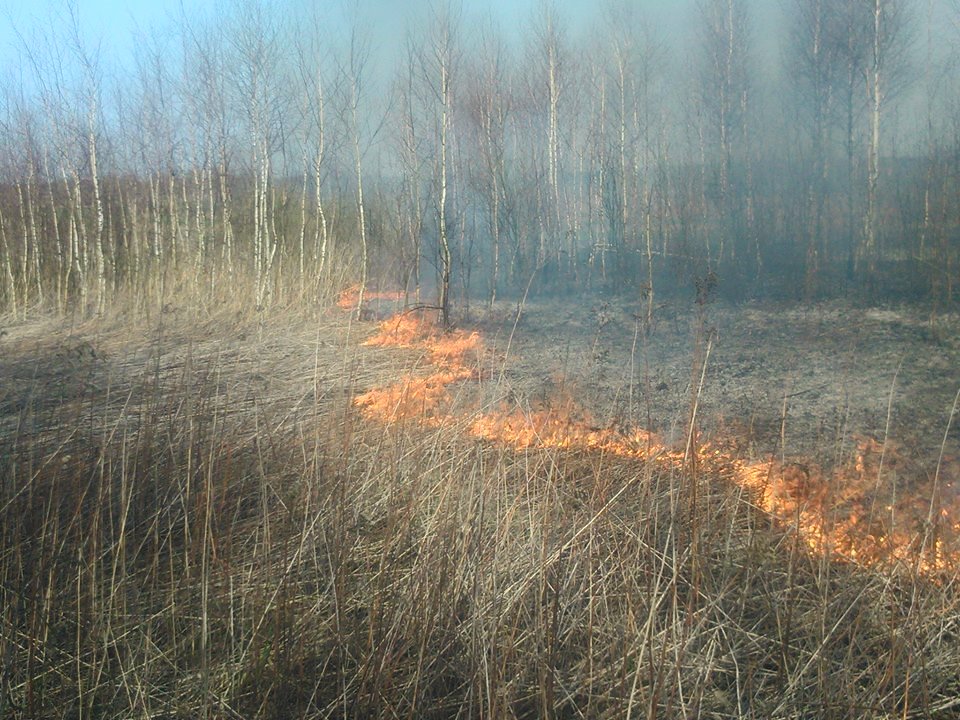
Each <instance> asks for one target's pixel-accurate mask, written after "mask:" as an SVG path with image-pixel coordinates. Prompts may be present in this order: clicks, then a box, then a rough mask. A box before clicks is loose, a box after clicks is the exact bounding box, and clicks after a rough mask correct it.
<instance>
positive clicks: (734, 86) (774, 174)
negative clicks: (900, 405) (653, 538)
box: [0, 0, 960, 320]
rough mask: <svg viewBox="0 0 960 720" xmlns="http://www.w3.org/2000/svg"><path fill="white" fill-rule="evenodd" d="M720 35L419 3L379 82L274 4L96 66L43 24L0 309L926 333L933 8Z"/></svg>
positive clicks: (949, 195) (954, 101)
mask: <svg viewBox="0 0 960 720" xmlns="http://www.w3.org/2000/svg"><path fill="white" fill-rule="evenodd" d="M749 7H750V6H749V4H748V3H746V2H745V1H744V0H694V2H692V3H691V7H690V8H689V10H690V18H691V26H690V28H689V36H688V37H684V38H680V39H678V40H677V42H676V43H668V42H666V41H664V40H662V39H661V38H662V37H663V36H662V35H661V34H660V33H659V31H658V29H657V28H656V27H654V26H652V25H651V24H649V23H647V22H646V21H645V19H644V16H643V14H642V13H640V12H638V11H636V10H633V9H631V3H629V2H619V1H618V0H613V1H611V2H606V3H603V4H602V5H601V6H600V7H599V8H598V11H597V13H596V18H595V25H594V26H593V27H592V28H590V29H587V30H584V29H583V28H574V27H571V24H570V22H569V21H568V20H566V19H565V18H564V16H563V15H562V14H561V13H560V12H559V11H558V10H557V8H556V7H555V6H552V5H551V4H550V3H542V4H540V5H539V6H538V9H537V10H536V11H535V12H533V14H532V15H531V16H530V18H529V22H528V23H527V24H526V25H525V26H524V27H523V28H521V29H519V30H518V31H516V32H513V29H511V32H509V33H507V32H505V31H504V30H503V29H500V28H497V27H496V25H495V24H494V23H493V22H492V21H483V22H481V21H479V20H477V19H476V18H474V17H473V16H469V15H467V14H466V13H465V12H464V10H463V8H462V7H460V6H459V5H458V4H456V3H453V2H450V3H438V4H436V5H433V6H432V7H431V10H430V12H429V13H428V15H429V17H426V18H419V19H418V21H417V22H411V23H410V25H409V28H408V29H407V30H406V31H405V32H406V35H405V41H404V42H403V43H402V44H399V45H398V47H399V48H401V49H400V50H399V54H398V56H397V57H395V58H390V67H389V68H385V67H380V66H378V65H377V63H378V62H379V64H380V65H383V64H384V63H383V58H382V57H380V56H379V55H378V53H377V52H376V48H373V47H372V45H371V40H370V35H369V33H365V31H364V28H363V25H362V23H361V22H360V21H359V20H358V19H355V20H354V21H353V22H352V30H351V31H350V32H349V33H348V36H346V37H345V36H344V34H343V33H341V32H334V31H333V30H332V27H333V26H332V25H331V24H330V23H329V22H328V21H327V20H325V19H324V17H323V16H322V15H321V14H319V12H311V11H309V10H304V9H303V7H302V6H301V5H299V4H297V3H287V2H284V1H283V0H273V1H271V0H237V1H236V2H232V3H226V4H224V5H222V6H219V8H218V10H217V11H216V12H215V13H213V14H211V15H208V16H206V17H199V16H189V15H188V14H186V13H184V14H183V15H182V16H181V18H180V19H179V20H176V21H171V22H170V23H169V26H168V27H166V28H163V30H162V32H161V31H160V30H159V29H158V31H157V33H156V34H155V36H154V37H155V38H157V39H153V40H144V41H143V42H142V43H140V44H139V46H138V51H137V53H136V55H135V57H134V58H133V61H132V63H130V64H129V66H126V67H124V66H119V65H113V64H110V63H108V62H106V61H105V60H104V59H103V57H102V56H101V54H100V52H99V50H98V48H97V47H96V46H91V45H90V44H89V43H88V42H86V41H85V40H84V39H83V36H82V33H81V32H80V29H79V28H80V22H79V16H78V11H77V9H76V6H69V5H68V6H67V9H66V11H65V12H64V13H63V15H62V16H61V17H59V18H58V19H56V20H54V21H53V22H52V24H51V25H50V29H49V31H48V33H49V34H47V35H41V36H36V37H27V36H21V41H22V42H21V48H20V51H19V52H20V66H19V68H16V69H15V70H16V72H11V73H9V74H8V75H7V77H5V78H4V85H3V87H2V89H0V309H2V310H3V311H4V312H7V313H13V314H23V313H26V312H28V311H35V310H55V311H60V312H63V311H68V310H70V311H75V310H78V309H79V310H80V311H81V312H83V313H97V312H103V311H104V310H106V309H107V308H108V307H109V306H111V304H113V303H115V302H117V301H119V302H121V303H126V304H127V305H131V306H135V307H137V308H141V309H143V308H148V307H152V306H156V305H158V304H159V305H161V306H162V305H163V304H165V303H166V302H168V301H169V300H170V299H172V298H178V297H183V296H184V295H185V294H190V295H195V296H196V297H198V299H205V300H207V301H211V300H215V299H216V298H222V297H225V296H240V295H242V296H243V297H246V298H249V300H250V302H251V303H252V304H253V305H254V306H255V307H257V308H262V307H267V306H270V305H277V304H282V303H285V302H290V301H292V300H294V299H296V298H304V299H309V300H318V299H323V298H329V297H331V296H332V294H333V293H334V292H335V291H337V290H338V289H341V288H343V287H345V286H347V285H350V284H354V283H358V284H360V285H361V286H363V287H367V286H369V287H371V288H376V287H384V288H386V287H391V288H401V289H405V290H406V291H407V292H408V293H409V295H410V298H411V302H418V303H428V304H433V303H435V304H436V306H437V307H438V308H440V309H441V310H442V312H443V314H444V317H445V318H446V319H447V320H449V314H450V309H451V306H452V305H454V304H456V303H457V302H461V301H467V300H468V299H469V298H473V299H474V300H475V301H476V299H479V298H486V299H487V300H490V301H493V300H494V299H496V298H497V297H502V296H510V295H516V294H519V293H522V292H525V291H533V292H559V291H563V292H567V291H570V290H575V289H581V288H588V287H592V288H596V287H615V288H617V289H618V290H620V291H625V292H628V293H630V294H633V295H634V296H635V297H639V298H641V299H642V300H643V301H644V303H645V306H646V308H647V310H646V312H647V315H648V318H652V315H653V313H654V310H655V307H656V302H657V298H660V297H664V296H667V295H669V294H671V293H673V292H676V291H678V290H681V291H685V289H689V292H690V293H694V292H697V291H702V290H703V289H704V288H705V287H708V286H709V287H710V288H713V287H714V286H716V289H717V291H718V292H719V293H720V294H721V295H723V296H726V297H729V298H731V299H737V300H739V299H747V298H759V299H765V298H776V299H784V298H793V299H803V300H816V299H821V298H829V297H835V296H838V295H844V296H854V297H857V298H861V299H867V300H871V301H877V300H883V299H891V298H892V299H922V300H924V301H928V302H931V303H932V306H933V307H934V308H944V307H948V306H949V305H950V304H951V303H953V302H955V301H956V299H957V292H958V289H957V287H956V285H957V282H956V279H957V277H958V273H957V270H958V261H960V100H958V98H960V96H958V93H957V81H956V80H955V79H954V76H955V75H956V73H952V72H951V71H952V70H955V65H954V61H955V60H956V57H955V53H953V52H952V51H951V48H950V43H951V42H955V41H956V39H957V38H958V37H960V32H958V29H957V25H956V22H957V19H958V18H960V7H957V6H956V4H954V5H953V6H952V8H951V11H952V13H953V14H952V17H951V22H952V23H953V25H952V26H948V27H943V26H942V23H937V22H936V21H935V19H934V16H933V13H932V7H933V5H932V3H915V2H908V1H907V0H832V1H831V0H789V1H788V2H786V3H785V5H784V12H783V14H782V18H783V23H784V27H783V28H781V29H780V33H779V37H780V38H781V40H780V41H779V44H778V48H777V50H776V52H775V53H774V55H775V57H774V58H773V59H772V60H771V59H770V58H766V57H765V54H764V53H763V52H761V51H760V50H759V49H758V41H757V30H756V28H755V26H754V23H753V18H752V17H751V15H750V11H749ZM71 8H72V9H71ZM357 17H359V16H357ZM935 24H937V25H938V26H937V27H934V25H935ZM397 32H398V33H399V32H404V31H403V30H402V29H400V28H398V30H397ZM360 302H361V303H362V299H361V300H360ZM127 305H124V306H125V307H126V306H127Z"/></svg>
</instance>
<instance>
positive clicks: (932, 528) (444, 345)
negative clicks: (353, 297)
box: [354, 312, 960, 577]
mask: <svg viewBox="0 0 960 720" xmlns="http://www.w3.org/2000/svg"><path fill="white" fill-rule="evenodd" d="M365 344H366V345H368V346H372V347H400V348H407V349H415V350H420V351H421V352H422V353H423V358H424V365H425V366H426V367H429V368H430V372H427V373H425V374H420V375H417V374H408V375H406V376H405V377H403V378H401V380H400V381H398V382H397V383H394V384H392V385H389V386H387V387H383V388H376V389H373V390H370V391H369V392H366V393H364V394H362V395H359V396H358V397H357V398H356V399H355V400H354V403H355V405H356V406H357V408H358V409H359V411H360V412H361V414H362V415H363V417H365V418H367V419H368V420H375V421H378V422H383V423H394V422H399V421H415V422H417V423H419V424H421V425H422V426H425V427H439V426H441V425H447V424H451V425H452V424H454V423H455V422H458V421H459V420H460V418H459V417H458V416H457V415H455V414H454V412H453V408H452V399H451V394H450V391H449V387H450V386H451V385H452V384H454V383H459V382H464V381H467V380H479V379H480V378H481V373H480V371H479V368H480V366H481V359H482V355H483V353H484V346H483V341H482V339H481V337H480V336H479V335H478V334H477V333H476V332H464V331H459V330H458V331H453V332H443V331H441V330H440V328H438V327H437V324H436V322H435V321H433V320H432V319H431V318H430V316H428V315H426V314H424V313H422V312H419V313H418V312H408V313H403V314H400V315H396V316H394V317H391V318H388V319H386V320H384V321H383V322H381V323H380V325H379V329H378V332H377V333H376V334H375V335H374V336H372V337H371V338H370V339H369V340H367V341H366V343H365ZM577 415H580V416H581V417H584V413H583V412H582V411H580V412H577V411H575V409H574V408H573V407H566V408H561V409H548V410H535V411H529V412H522V411H519V410H517V409H508V408H506V407H504V408H501V409H499V410H497V411H494V412H484V413H479V414H476V415H475V416H474V417H473V418H472V419H469V420H466V422H465V423H464V424H463V425H462V426H463V427H465V428H466V431H467V432H468V433H469V434H470V435H471V436H473V437H476V438H480V439H482V440H485V441H488V442H493V443H498V444H503V445H506V446H508V447H512V448H515V449H518V450H522V449H527V448H541V449H557V450H570V451H583V452H602V453H608V454H612V455H615V456H618V457H624V458H635V459H637V460H644V461H647V462H656V463H658V465H660V466H661V467H663V468H665V469H670V470H674V471H682V470H684V469H685V468H684V465H685V463H686V462H688V461H690V460H694V461H695V462H696V464H697V467H699V468H700V469H701V471H702V472H704V473H706V474H708V475H711V476H717V477H729V478H731V479H732V480H733V481H734V482H736V483H737V484H738V485H739V486H740V487H742V488H744V489H745V490H746V491H747V492H748V493H749V494H750V497H751V498H752V499H753V501H754V502H755V503H756V505H757V506H758V507H759V508H760V509H762V510H763V511H765V512H766V513H768V514H769V515H771V516H772V517H774V518H776V520H777V521H778V523H779V524H780V525H781V526H783V527H784V528H787V529H788V530H789V531H791V532H794V533H796V536H797V538H798V539H799V540H800V541H801V542H802V544H803V546H804V547H806V549H807V550H808V551H809V552H810V553H813V554H815V555H822V556H826V557H828V558H833V559H840V560H845V561H848V562H854V563H857V564H860V565H864V566H870V567H878V568H884V569H891V570H892V569H906V570H909V571H911V572H916V573H918V574H920V575H924V576H931V577H942V576H943V575H945V574H949V573H954V572H956V569H957V568H958V567H960V492H958V491H957V490H956V489H955V488H954V482H953V480H954V479H955V478H956V477H957V476H958V475H960V459H953V458H947V462H944V463H943V469H942V472H941V471H940V470H939V469H938V472H937V474H936V476H935V477H934V478H932V479H927V480H925V481H914V482H913V484H912V485H909V486H908V487H906V488H904V487H903V486H904V484H905V478H910V477H913V478H916V477H921V476H922V473H921V471H920V469H919V468H913V469H912V470H913V472H910V470H911V468H910V467H908V465H909V464H908V463H906V462H905V461H904V460H903V458H902V457H901V455H900V453H898V452H897V449H896V448H895V447H893V446H891V445H887V446H884V445H882V444H880V443H878V442H876V441H875V440H872V439H869V438H867V439H863V440H861V441H860V443H859V444H858V447H857V454H856V456H855V458H854V459H853V461H852V462H850V463H847V464H845V465H842V466H841V467H839V468H838V469H836V470H835V471H833V472H830V473H827V472H825V471H824V470H822V469H821V468H819V467H818V466H816V465H815V464H802V463H798V462H789V463H788V462H779V461H775V460H768V461H762V462H748V461H745V460H743V459H742V458H740V457H739V456H738V455H737V454H736V453H734V452H729V451H724V450H721V449H718V447H717V446H716V445H711V444H710V443H703V444H701V443H694V444H692V448H693V449H692V450H691V451H690V454H692V455H693V457H689V456H688V455H687V454H685V453H684V452H681V451H678V450H676V449H671V448H668V447H667V446H666V445H665V444H664V443H663V442H662V441H661V440H660V439H659V438H658V437H657V436H656V435H655V434H653V433H651V432H649V431H647V430H644V429H642V428H632V429H629V430H627V431H621V430H616V429H612V428H606V427H601V426H598V425H597V424H596V423H592V422H590V421H589V418H586V417H584V419H575V417H576V416H577Z"/></svg>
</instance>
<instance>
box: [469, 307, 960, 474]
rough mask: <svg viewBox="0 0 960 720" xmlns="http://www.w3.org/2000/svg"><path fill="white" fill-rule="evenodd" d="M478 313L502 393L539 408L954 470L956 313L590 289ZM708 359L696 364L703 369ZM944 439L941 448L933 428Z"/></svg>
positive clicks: (770, 450) (764, 450)
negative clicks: (870, 448) (652, 300)
mask: <svg viewBox="0 0 960 720" xmlns="http://www.w3.org/2000/svg"><path fill="white" fill-rule="evenodd" d="M517 310H518V305H517V304H516V303H513V304H510V303H506V302H504V303H501V304H498V305H497V306H495V307H493V308H491V309H489V310H476V311H475V318H474V320H475V322H476V323H477V324H478V325H479V326H480V327H481V328H482V329H483V333H484V335H485V337H486V340H487V343H488V346H490V347H492V348H493V349H494V350H495V353H497V354H498V356H499V357H503V356H504V355H506V358H507V360H506V371H505V373H504V380H505V383H506V384H507V391H506V392H507V394H509V396H510V397H511V399H512V400H514V401H516V402H517V403H518V404H520V405H521V406H522V405H528V406H530V407H531V408H536V407H538V406H541V405H544V404H546V405H549V404H550V403H556V402H564V403H567V404H569V403H570V402H571V401H573V402H574V403H575V404H576V405H577V406H578V407H580V408H582V409H583V412H584V413H585V414H587V415H589V416H590V417H591V418H592V421H593V422H595V423H596V424H598V425H600V426H611V427H623V428H628V427H636V426H641V427H645V428H647V429H651V430H653V431H655V432H657V433H659V434H661V435H662V436H663V438H664V439H665V440H666V441H667V442H668V443H671V442H672V443H679V442H682V440H683V438H684V437H685V436H686V433H687V431H688V428H689V425H690V419H691V414H692V409H693V407H694V406H696V425H697V427H698V429H699V430H700V431H701V432H702V433H703V435H704V436H705V437H707V438H718V437H719V438H722V439H724V440H725V441H735V442H737V443H738V444H740V445H741V447H742V449H743V451H744V452H746V453H749V454H750V455H752V456H755V457H762V456H766V455H773V456H776V457H781V456H782V457H785V458H787V459H789V458H791V457H795V458H802V459H803V460H804V461H811V462H815V463H817V464H819V465H821V466H824V467H832V466H835V465H839V464H843V463H846V462H849V461H850V459H851V457H852V456H853V454H854V453H855V452H856V448H857V446H858V443H859V444H862V443H863V442H864V441H865V440H866V439H867V438H873V439H874V440H877V441H880V442H884V441H886V447H887V448H888V449H889V450H890V452H891V453H896V454H897V455H898V457H900V459H901V460H902V461H905V462H909V463H912V464H915V465H916V471H917V472H921V473H932V472H934V471H935V468H936V464H937V462H938V461H939V460H940V451H941V447H942V446H943V447H944V451H945V452H944V457H943V463H944V464H946V465H956V466H957V468H960V460H958V457H960V455H958V451H960V422H958V420H960V418H956V417H954V422H953V423H949V418H950V413H951V408H952V407H953V404H954V400H955V397H956V395H957V391H958V389H960V315H958V314H956V313H954V314H939V315H936V316H931V313H930V311H929V309H928V308H922V307H897V308H863V307H855V306H852V305H850V304H844V303H829V304H816V305H812V306H777V305H773V304H744V305H738V306H734V305H729V304H723V303H720V302H711V303H707V304H704V305H698V304H697V303H695V302H693V301H692V300H691V301H689V302H688V303H686V304H684V303H682V302H671V303H668V304H663V305H660V306H658V307H657V309H656V312H655V316H654V323H653V325H652V326H651V327H649V328H648V327H646V323H645V322H644V318H645V307H644V306H643V305H641V303H640V302H636V301H634V302H630V301H624V300H620V299H617V298H611V297H606V298H605V297H600V296H597V295H578V296H575V297H569V298H564V299H550V300H540V299H533V300H529V299H528V300H527V301H526V302H525V303H523V305H522V307H520V308H519V310H520V312H519V322H516V329H515V331H514V323H515V320H516V317H517ZM704 358H705V362H706V368H705V370H704V369H703V360H704ZM948 423H949V433H948V437H947V441H946V444H945V445H944V434H945V432H946V431H947V429H948Z"/></svg>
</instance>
